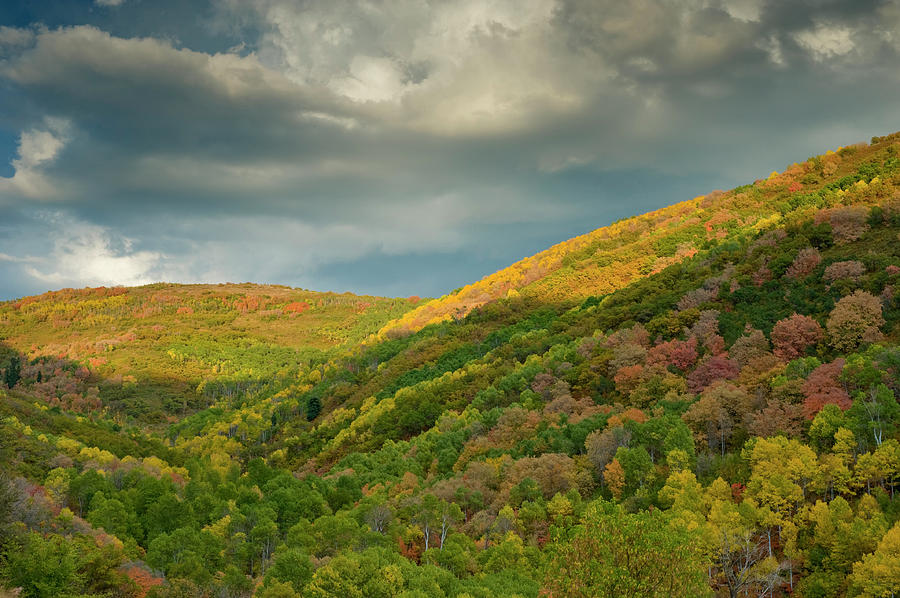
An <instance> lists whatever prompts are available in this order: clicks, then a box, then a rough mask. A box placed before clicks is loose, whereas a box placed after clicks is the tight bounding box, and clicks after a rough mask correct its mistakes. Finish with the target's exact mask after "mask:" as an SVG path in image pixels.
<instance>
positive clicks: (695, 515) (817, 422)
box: [0, 134, 900, 598]
mask: <svg viewBox="0 0 900 598" xmlns="http://www.w3.org/2000/svg"><path fill="white" fill-rule="evenodd" d="M166 289H167V288H154V287H150V288H145V289H138V290H133V291H131V290H129V291H126V292H125V293H124V294H121V295H119V294H118V293H121V291H116V290H111V291H102V292H101V291H91V292H90V293H89V294H90V297H87V293H86V296H85V297H84V298H82V299H80V301H83V302H85V303H91V302H93V303H91V307H88V306H85V307H83V308H69V307H65V305H63V301H62V300H61V299H55V298H54V297H53V296H49V297H47V296H45V298H43V299H41V300H39V301H37V302H35V305H41V304H44V306H45V307H44V308H43V311H40V308H37V307H36V308H30V307H29V306H28V305H27V304H23V303H24V302H20V303H18V304H8V305H5V306H3V307H2V309H0V322H2V323H3V328H2V330H3V331H4V332H3V336H4V337H5V338H6V340H5V341H4V342H5V343H6V347H5V349H4V350H5V355H6V358H5V360H4V363H3V369H4V382H5V386H6V387H7V390H5V391H2V392H3V394H2V399H0V411H2V413H0V417H2V427H0V435H2V436H0V463H2V464H3V468H4V470H5V477H4V478H3V479H2V480H0V518H3V521H0V525H2V527H0V533H2V535H0V543H2V544H3V546H4V551H3V555H4V556H3V559H2V563H0V571H2V580H3V583H5V584H6V586H7V587H8V588H10V589H12V588H22V594H21V595H23V596H140V597H143V596H151V597H175V596H178V597H182V596H197V597H199V596H210V597H211V596H228V597H239V596H260V597H265V598H276V597H285V598H287V597H293V596H313V597H323V598H324V597H339V596H340V597H348V596H349V597H360V598H362V597H366V598H368V597H382V596H383V597H389V596H405V597H410V598H411V597H420V596H423V597H424V596H438V597H440V596H447V597H457V598H463V597H465V598H480V597H484V598H487V597H493V596H519V597H523V598H524V597H537V596H546V597H550V596H552V597H562V596H573V597H582V596H584V597H588V596H601V597H614V596H650V597H657V596H658V597H663V596H698V597H699V596H730V597H739V596H740V597H745V596H753V597H757V596H772V597H775V596H803V597H808V598H812V597H823V598H824V597H843V596H866V597H887V596H894V595H895V594H897V593H900V498H895V493H896V491H897V490H898V485H900V405H898V398H900V344H898V343H900V326H898V323H900V134H894V135H890V136H887V137H882V138H875V139H873V140H872V143H871V144H857V145H853V146H848V147H844V148H841V149H839V150H837V151H835V152H828V153H827V154H824V155H821V156H816V157H813V158H810V159H808V160H806V161H804V162H801V163H797V164H794V165H792V166H790V167H789V168H787V169H786V170H785V171H784V172H783V173H780V174H779V173H772V175H770V176H768V177H766V178H763V179H760V180H757V181H755V182H754V183H751V184H748V185H744V186H741V187H738V188H736V189H733V190H731V191H727V192H714V193H711V194H709V195H707V196H705V197H700V198H696V199H693V200H690V201H687V202H684V203H681V204H676V205H674V206H672V207H670V208H666V209H664V210H660V211H658V212H654V213H651V214H648V215H644V216H639V217H636V218H631V219H628V220H624V221H621V222H618V223H616V224H614V225H612V226H610V227H607V228H604V229H599V230H597V231H595V232H593V233H590V234H588V235H585V236H583V237H579V238H576V239H573V240H571V241H568V242H566V243H562V244H560V245H557V246H555V247H553V248H551V249H550V250H548V251H547V252H544V253H542V254H538V256H535V257H533V258H528V259H526V260H523V261H522V262H519V263H518V264H516V265H514V266H512V267H510V268H509V269H506V270H503V271H501V272H498V273H497V274H494V275H492V276H489V277H487V278H485V279H483V280H482V281H480V282H478V283H475V284H473V285H470V286H468V287H465V288H463V289H461V290H459V291H457V292H456V293H452V294H450V295H448V296H446V297H443V298H440V299H437V300H434V301H431V302H424V303H423V304H422V305H421V306H420V307H418V308H416V309H412V310H411V311H406V310H409V309H411V308H412V307H414V306H413V305H412V304H411V303H409V302H405V303H404V302H402V301H400V300H397V301H386V300H385V301H386V302H385V303H378V302H377V301H376V302H375V304H376V305H377V306H379V307H378V309H379V310H380V311H378V312H377V313H378V314H379V316H380V317H382V318H383V319H382V320H381V321H380V322H377V325H375V326H373V324H375V323H376V320H377V319H378V318H376V317H375V316H374V314H373V315H372V317H371V319H365V318H363V317H362V315H365V314H366V312H365V311H363V312H361V313H362V315H361V316H359V317H358V318H357V319H355V320H354V319H352V318H351V319H350V320H346V319H345V320H341V321H342V322H345V325H346V326H348V327H347V328H341V329H340V330H342V331H343V332H341V333H334V334H332V333H329V332H325V331H322V329H321V327H320V325H321V323H322V322H323V321H325V320H327V318H326V319H324V320H321V321H315V322H309V323H303V321H302V320H301V319H302V318H304V317H306V316H307V315H308V314H313V313H314V312H315V311H316V309H318V308H320V307H321V308H325V307H327V304H323V305H321V306H319V304H317V303H316V302H315V300H313V299H302V301H305V302H306V303H307V304H309V310H308V311H307V310H306V309H304V310H301V313H299V314H298V315H296V316H291V315H290V313H286V312H289V311H290V310H288V305H290V304H292V303H293V302H295V301H296V302H300V301H301V299H300V298H294V297H284V296H280V295H279V296H278V298H277V299H273V300H271V302H270V303H269V304H268V305H267V306H266V307H265V308H259V309H260V310H263V309H264V310H274V311H277V312H278V313H277V314H268V313H266V314H264V313H263V312H262V311H260V312H259V313H256V311H255V310H251V309H249V308H248V309H247V312H248V313H247V314H244V313H241V310H240V309H236V308H235V307H234V305H235V301H236V297H233V296H231V295H229V297H230V299H229V300H228V303H229V304H230V306H231V307H228V308H223V307H220V304H222V300H221V298H219V297H218V296H215V297H213V298H210V299H208V300H207V299H205V298H203V297H204V296H203V291H198V293H199V296H195V295H193V294H192V295H191V296H192V297H193V299H192V300H194V301H196V302H195V303H193V304H190V303H188V302H186V301H184V300H182V301H181V302H180V303H178V304H177V305H176V304H175V303H174V302H173V303H171V304H170V303H165V302H158V301H156V300H154V299H153V297H154V296H156V294H161V295H166V294H168V293H170V292H171V291H170V290H166ZM215 289H216V287H212V288H211V290H213V291H214V292H218V293H222V294H224V293H237V291H235V290H233V289H228V290H222V291H215ZM77 293H80V292H74V291H73V292H69V295H70V296H74V295H75V294H77ZM138 293H143V294H142V295H138ZM266 293H269V294H273V293H274V291H266ZM95 295H96V296H95ZM100 295H108V296H103V297H101V296H100ZM138 296H140V297H141V298H140V299H137V297H138ZM116 297H128V298H130V299H129V301H133V302H134V304H133V305H132V304H128V307H127V308H125V307H113V306H112V305H110V306H109V307H101V306H102V305H106V303H104V302H114V300H115V299H116ZM336 297H339V296H336ZM321 300H323V301H324V300H325V297H324V296H323V297H321ZM355 300H356V301H362V300H361V299H358V298H356V299H355ZM119 301H124V300H123V299H119ZM247 301H249V299H247ZM373 301H374V300H373ZM288 302H291V303H288ZM57 303H58V304H60V305H61V307H58V308H55V309H56V310H57V311H60V312H62V314H63V315H59V316H57V315H55V312H54V309H50V308H49V305H52V304H57ZM94 304H98V306H97V307H93V305H94ZM157 304H159V305H161V306H164V307H160V309H161V310H162V313H158V315H150V316H148V318H150V320H149V321H148V322H147V324H146V325H145V324H138V323H136V322H138V321H139V318H138V316H137V315H136V314H137V313H140V310H141V309H144V308H152V307H153V306H155V305H157ZM209 304H214V305H215V308H212V307H210V308H209V312H206V311H204V309H206V308H205V307H203V306H205V305H209ZM75 305H79V303H75ZM341 305H343V304H341ZM183 308H189V309H191V310H192V313H187V311H186V310H185V311H182V309H183ZM345 308H346V309H349V310H352V309H358V308H353V307H346V306H345V307H342V309H345ZM370 309H374V308H370ZM32 310H33V311H32ZM223 310H224V311H227V314H225V313H222V312H223ZM229 310H230V311H229ZM231 311H235V312H236V313H235V314H234V315H233V316H232V315H231ZM179 312H181V313H179ZM250 312H253V316H252V317H251V314H250ZM346 313H347V312H342V314H343V315H346ZM163 316H165V317H166V318H168V319H167V320H166V322H167V323H162V322H153V321H152V318H154V317H156V318H161V317H163ZM385 316H386V317H385ZM181 317H184V318H186V319H185V320H181V319H180V318H181ZM389 317H391V318H395V319H394V320H393V321H392V322H391V323H389V324H388V323H387V320H388V318H389ZM92 318H94V319H96V321H95V320H92ZM189 318H201V320H194V321H205V322H206V323H205V324H196V325H194V324H189V323H188V322H191V321H192V320H190V319H189ZM203 318H205V320H203ZM57 321H58V322H59V323H60V326H57V325H56V324H55V322H57ZM348 321H349V322H352V323H351V324H346V322H348ZM175 322H178V325H177V327H176V324H175ZM212 322H214V323H215V325H213V324H212ZM155 326H171V327H172V328H173V330H174V329H176V328H177V329H178V330H179V331H180V332H179V333H178V334H177V335H175V334H171V335H169V336H166V335H164V336H163V338H165V339H166V342H157V339H156V338H155V337H152V336H150V335H151V333H153V332H154V330H155V328H154V327H155ZM292 326H297V327H298V328H291V327H292ZM378 328H381V333H380V334H378V335H372V336H369V333H371V332H374V331H375V330H377V329H378ZM100 330H102V331H103V334H104V337H103V338H110V339H114V338H117V337H116V336H115V334H125V333H128V332H129V331H131V330H136V332H134V334H135V339H133V340H132V341H122V345H119V344H116V345H115V346H114V348H112V349H104V350H103V351H102V352H101V351H96V346H97V345H96V343H97V342H98V341H99V340H101V339H99V338H98V331H100ZM165 330H168V328H166V329H165ZM234 330H243V331H244V332H242V333H241V335H238V336H240V338H242V339H246V338H269V339H280V340H277V341H269V342H271V343H272V344H273V345H277V346H278V347H281V349H279V350H275V349H273V348H269V349H263V348H260V347H257V346H255V345H253V344H252V343H249V342H246V341H239V340H236V338H235V337H233V336H232V335H233V334H235V333H234V332H233V331H234ZM157 332H159V333H160V334H162V333H163V332H164V331H163V330H159V331H157ZM167 334H168V333H167ZM293 335H297V336H296V337H294V336H293ZM323 336H324V337H327V338H329V339H331V341H330V342H325V341H315V342H314V341H312V340H309V339H321V338H322V337H323ZM288 338H302V339H304V340H298V341H297V342H296V343H295V342H293V341H288V340H286V339H288ZM88 339H92V340H91V342H92V343H95V344H94V345H91V344H90V343H88ZM363 339H366V340H365V342H363V343H359V341H362V340H363ZM129 342H133V343H143V344H142V345H140V346H142V347H143V348H144V350H143V353H141V355H147V356H155V357H153V358H152V360H148V361H147V362H143V361H141V362H140V363H138V362H139V361H140V359H139V358H138V357H137V356H136V355H135V354H133V353H132V354H128V353H121V352H122V351H126V348H125V347H127V346H128V343H129ZM316 342H319V344H315V343H316ZM63 344H65V345H66V350H65V351H63V350H62V349H60V348H57V345H63ZM120 346H122V348H120ZM307 347H312V348H315V349H319V350H323V349H327V347H337V348H335V349H329V350H328V351H327V352H324V353H323V352H320V353H316V355H312V354H310V353H306V352H305V351H307V350H308V349H307ZM289 351H290V352H289ZM48 355H49V356H51V357H52V359H53V360H58V363H57V362H54V363H55V364H56V369H54V370H53V372H50V371H49V370H48V369H47V368H46V367H45V366H44V365H42V364H45V363H48V361H47V357H46V356H48ZM164 357H165V358H166V359H167V360H166V359H164ZM98 358H100V359H105V361H96V362H95V361H93V360H95V359H98ZM157 362H158V363H159V364H164V365H159V366H155V365H153V364H154V363H157ZM66 368H70V369H69V370H66ZM157 368H158V369H157ZM56 370H60V371H62V370H65V371H73V374H72V377H73V378H74V380H73V381H72V382H71V384H73V385H75V386H74V387H73V388H74V390H72V392H68V391H65V392H66V393H68V394H69V395H73V396H72V397H70V399H68V400H65V399H64V398H63V397H64V396H66V394H65V393H64V392H63V390H60V389H59V388H56V389H54V388H47V387H46V384H47V383H46V382H45V380H46V378H47V376H50V375H52V376H58V375H62V374H57V373H55V372H56ZM79 372H80V373H79ZM166 372H168V373H166ZM250 374H252V375H250ZM79 376H80V377H81V378H83V381H78V380H79ZM126 376H133V377H134V381H131V380H130V379H129V380H126V378H125V377H126ZM117 377H121V380H119V379H118V378H117ZM160 379H166V380H169V379H176V380H183V381H185V382H184V384H183V386H180V387H178V388H179V389H180V390H179V392H180V393H181V394H180V395H179V394H178V393H175V392H174V391H166V392H169V393H170V394H160V395H159V396H166V397H172V399H170V400H174V397H176V396H181V397H184V398H183V399H182V403H181V404H172V405H169V406H168V407H164V408H165V409H166V413H168V414H170V415H175V416H176V417H177V420H174V418H173V421H170V422H168V425H166V426H165V427H161V426H159V425H158V424H157V425H154V426H147V425H143V424H145V423H146V422H156V421H159V420H158V419H154V418H152V417H149V416H148V415H147V414H146V413H145V412H144V407H143V401H144V400H146V401H154V400H156V401H159V400H160V399H159V398H158V396H157V395H156V391H155V390H154V388H155V387H154V385H153V384H154V382H155V381H157V380H160ZM188 381H189V382H190V384H188V383H187V382H188ZM89 382H93V383H94V384H95V385H96V388H97V391H96V393H94V391H92V390H91V388H93V387H92V386H90V384H89ZM142 384H147V385H144V386H142ZM129 385H131V386H130V387H131V388H136V389H140V392H138V390H134V391H129V390H128V389H129V388H130V387H129ZM106 387H109V389H108V390H104V388H106ZM160 392H161V393H162V391H160ZM104 393H109V394H104ZM117 393H118V394H117ZM94 394H96V395H97V397H98V400H95V401H93V402H90V401H92V400H93V399H92V397H93V396H94ZM144 394H146V395H148V396H146V397H144ZM75 397H81V398H80V399H79V400H75ZM85 402H89V403H90V405H89V407H88V408H85V407H84V405H83V403H85ZM151 404H152V403H151Z"/></svg>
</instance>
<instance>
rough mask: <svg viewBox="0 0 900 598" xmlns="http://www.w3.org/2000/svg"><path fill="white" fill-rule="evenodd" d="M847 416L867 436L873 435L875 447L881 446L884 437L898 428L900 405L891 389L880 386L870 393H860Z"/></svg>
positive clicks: (873, 388) (874, 387)
mask: <svg viewBox="0 0 900 598" xmlns="http://www.w3.org/2000/svg"><path fill="white" fill-rule="evenodd" d="M847 415H848V416H849V417H850V418H851V419H852V420H854V421H855V422H856V424H857V427H858V429H859V430H860V431H862V432H863V433H864V434H865V435H866V436H868V435H869V434H871V435H872V440H874V441H875V446H881V443H882V441H883V440H884V436H885V435H886V434H890V433H891V432H892V431H893V430H895V429H896V428H897V418H898V416H900V405H898V404H897V399H896V398H895V397H894V393H893V391H891V389H890V388H888V387H887V386H886V385H884V384H878V385H873V386H871V387H870V388H869V390H868V392H864V393H859V394H858V395H857V396H856V399H855V400H854V401H853V406H852V407H851V408H850V409H849V410H848V411H847Z"/></svg>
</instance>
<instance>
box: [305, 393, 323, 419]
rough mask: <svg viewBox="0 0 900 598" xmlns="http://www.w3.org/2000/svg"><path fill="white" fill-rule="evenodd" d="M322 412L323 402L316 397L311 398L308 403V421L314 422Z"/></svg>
mask: <svg viewBox="0 0 900 598" xmlns="http://www.w3.org/2000/svg"><path fill="white" fill-rule="evenodd" d="M321 412H322V401H321V400H320V399H319V397H317V396H316V395H313V396H311V397H309V400H308V401H307V402H306V419H307V420H309V421H312V420H314V419H316V418H317V417H319V413H321Z"/></svg>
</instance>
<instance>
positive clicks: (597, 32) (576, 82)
mask: <svg viewBox="0 0 900 598" xmlns="http://www.w3.org/2000/svg"><path fill="white" fill-rule="evenodd" d="M42 4H43V3H42ZM35 6H36V5H35V4H34V3H25V2H22V3H20V5H15V3H14V4H12V5H9V4H7V5H5V6H4V7H3V8H2V9H0V16H3V17H5V18H6V21H5V22H7V23H10V24H12V25H13V26H8V27H2V28H0V107H2V108H3V109H2V110H0V138H4V139H7V140H14V144H13V146H14V147H12V148H7V149H6V150H5V153H6V154H7V155H10V154H12V159H11V160H10V166H9V167H8V168H7V170H6V172H5V174H4V176H3V178H0V215H2V216H4V217H6V218H7V219H6V220H5V221H4V222H5V225H4V224H0V296H4V297H9V296H14V295H19V294H22V293H26V292H33V291H35V290H38V289H43V288H45V287H46V288H51V287H54V286H62V285H82V284H111V283H116V282H122V283H139V282H143V281H148V280H157V279H169V280H203V281H219V280H258V281H261V282H282V283H286V284H297V285H301V286H306V287H310V288H319V289H324V288H335V289H338V290H344V289H350V290H354V291H359V292H381V293H390V294H403V295H408V294H419V295H440V294H443V293H444V292H446V291H448V290H450V289H452V288H454V287H456V286H459V285H460V284H463V283H464V282H467V281H470V280H473V279H477V278H480V277H481V276H482V275H484V274H487V273H488V272H490V271H492V270H494V269H496V268H498V267H501V266H503V265H505V264H508V263H510V262H512V261H515V260H516V259H518V258H520V257H522V256H524V255H528V254H531V253H533V252H535V251H538V250H540V249H542V248H543V247H545V246H547V245H549V244H551V243H553V242H557V241H559V240H562V239H564V238H567V237H570V236H572V235H575V234H580V233H583V232H586V231H587V230H590V229H592V228H595V227H597V226H602V225H603V224H606V223H608V222H610V221H612V220H615V219H617V218H621V217H624V216H627V215H630V214H633V213H637V212H641V211H646V210H649V209H654V208H656V207H660V206H662V205H665V204H669V203H673V202H676V201H679V200H682V199H687V198H689V197H692V196H694V195H698V194H701V193H704V192H706V191H709V190H710V189H712V188H715V187H729V186H733V185H736V184H740V183H744V182H748V181H749V180H751V179H753V178H756V177H758V176H761V175H762V174H765V173H766V172H769V171H771V170H773V169H780V168H782V167H784V166H785V165H786V164H788V163H789V162H791V161H794V160H800V159H803V158H805V157H806V156H807V155H810V154H812V153H817V152H821V151H824V150H825V149H829V148H832V147H834V146H836V145H839V144H844V143H848V142H853V141H857V140H863V139H866V138H868V137H869V136H871V135H874V134H884V133H887V132H890V131H892V130H893V129H895V128H897V126H896V124H895V122H896V121H895V115H896V114H897V108H898V106H897V103H898V102H897V100H896V99H895V98H897V97H898V95H897V92H898V91H900V89H898V88H900V74H898V72H897V71H896V67H895V64H896V61H897V58H898V56H897V53H898V49H900V34H898V33H897V31H900V2H898V1H896V0H894V1H891V2H887V1H884V2H875V1H871V0H861V1H858V2H851V1H844V2H837V1H830V2H825V1H820V2H815V1H810V2H805V3H804V2H790V3H786V2H765V1H763V0H697V1H688V2H683V1H678V2H676V1H672V0H638V1H636V2H629V3H622V2H616V1H613V0H602V1H597V0H505V1H503V0H500V1H494V2H484V1H483V0H459V1H457V2H452V3H434V4H426V3H420V2H393V3H384V4H377V3H376V4H372V5H367V6H368V8H366V9H365V10H363V9H361V8H360V6H359V4H358V3H356V2H351V1H349V0H346V1H342V0H309V1H307V2H303V3H295V2H292V1H288V0H256V1H254V2H244V1H240V2H239V1H238V0H217V1H215V2H194V3H186V2H161V3H149V2H146V1H143V2H142V1H140V0H126V1H125V2H123V3H121V4H119V5H117V6H100V5H97V4H95V3H89V2H84V3H80V4H79V3H75V4H70V3H62V4H59V5H54V4H46V5H44V8H42V9H40V10H38V9H37V8H35ZM7 145H9V144H7ZM36 239H39V240H41V241H42V242H37V241H35V240H36ZM46 239H51V240H52V242H49V243H48V242H46Z"/></svg>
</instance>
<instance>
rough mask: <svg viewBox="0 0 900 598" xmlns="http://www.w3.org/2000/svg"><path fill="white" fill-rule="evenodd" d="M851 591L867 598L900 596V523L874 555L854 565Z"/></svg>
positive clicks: (852, 593) (868, 555) (888, 533)
mask: <svg viewBox="0 0 900 598" xmlns="http://www.w3.org/2000/svg"><path fill="white" fill-rule="evenodd" d="M850 591H851V595H853V596H865V597H866V598H885V597H888V596H890V597H892V598H893V597H894V596H896V595H898V594H900V523H898V524H896V525H894V527H892V528H891V529H890V530H889V531H888V532H887V533H886V534H885V535H884V537H883V538H882V539H881V542H879V543H878V548H877V549H876V550H875V552H874V553H872V554H867V555H866V556H864V557H863V559H862V561H860V562H858V563H854V564H853V574H852V575H851V576H850Z"/></svg>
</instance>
